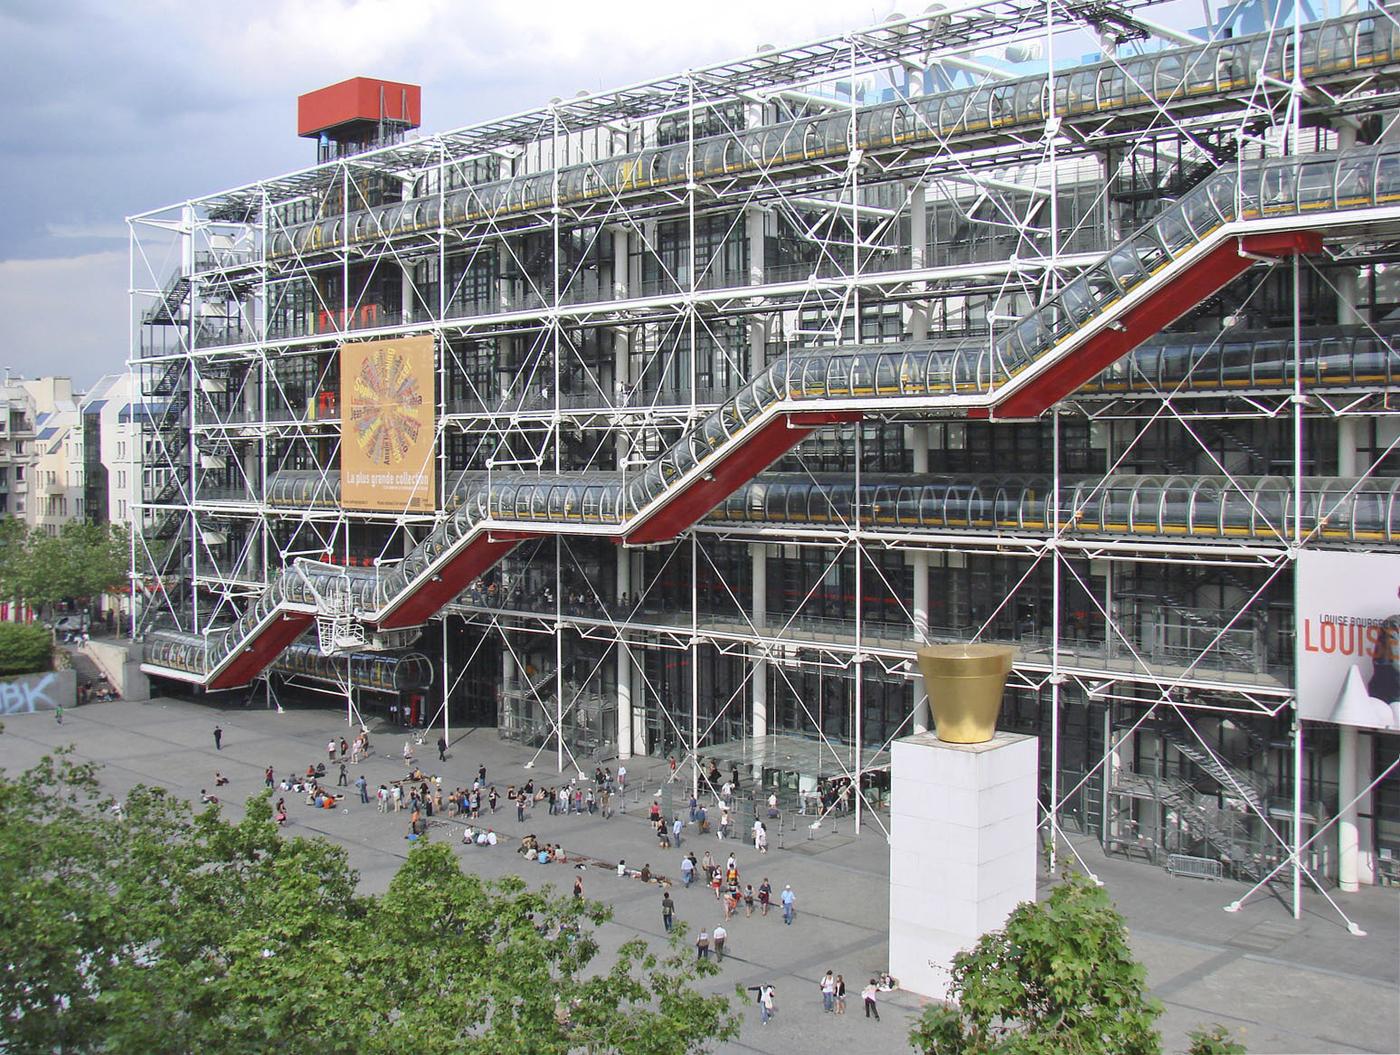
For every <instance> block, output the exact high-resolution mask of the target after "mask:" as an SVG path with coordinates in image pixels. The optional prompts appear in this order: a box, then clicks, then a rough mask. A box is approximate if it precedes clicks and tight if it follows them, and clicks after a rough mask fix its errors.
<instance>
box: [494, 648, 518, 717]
mask: <svg viewBox="0 0 1400 1055" xmlns="http://www.w3.org/2000/svg"><path fill="white" fill-rule="evenodd" d="M501 643H502V644H503V645H506V646H507V647H505V648H502V649H501V699H500V703H499V704H498V705H497V707H496V725H497V727H499V726H500V725H501V724H502V722H501V718H502V715H501V711H502V710H504V711H505V712H506V714H508V715H510V718H509V720H508V722H507V723H506V724H507V725H508V727H509V728H510V729H511V730H512V731H518V730H519V728H520V721H521V716H520V713H519V712H518V711H516V710H515V704H514V703H512V702H511V699H510V694H511V693H512V692H513V691H514V690H515V656H514V655H512V654H511V651H510V648H509V646H508V644H507V642H506V641H505V640H504V636H503V637H502V641H501Z"/></svg>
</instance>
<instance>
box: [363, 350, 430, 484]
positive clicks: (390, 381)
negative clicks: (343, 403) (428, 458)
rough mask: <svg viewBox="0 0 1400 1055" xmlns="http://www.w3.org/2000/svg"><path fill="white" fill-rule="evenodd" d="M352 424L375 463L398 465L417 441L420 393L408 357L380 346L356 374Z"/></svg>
mask: <svg viewBox="0 0 1400 1055" xmlns="http://www.w3.org/2000/svg"><path fill="white" fill-rule="evenodd" d="M354 384H355V392H354V399H353V400H352V402H351V407H352V408H353V409H352V410H351V415H350V416H351V425H352V426H353V428H354V434H355V443H356V444H357V445H358V446H359V448H360V450H362V451H364V453H365V457H367V458H369V460H370V461H372V462H374V463H375V464H376V465H398V464H399V463H400V462H402V461H403V460H404V457H405V455H407V454H408V452H409V451H410V450H411V449H412V448H413V445H414V444H415V443H416V442H417V441H418V434H419V432H420V430H421V429H422V428H423V422H422V421H421V420H420V419H419V415H420V413H421V408H422V406H423V393H422V391H421V390H420V389H419V387H418V379H417V378H416V377H415V376H414V375H413V371H412V370H411V369H410V367H409V364H408V361H407V360H406V359H405V358H404V357H403V356H402V355H400V354H399V353H398V352H395V351H391V350H389V349H379V350H377V351H375V352H374V353H373V354H372V355H368V356H366V357H365V361H364V363H363V364H362V365H361V367H360V372H359V373H358V374H357V375H356V376H355V383H354Z"/></svg>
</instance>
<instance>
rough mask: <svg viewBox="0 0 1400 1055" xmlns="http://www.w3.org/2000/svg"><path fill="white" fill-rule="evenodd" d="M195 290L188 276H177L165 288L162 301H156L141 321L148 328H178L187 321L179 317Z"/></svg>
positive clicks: (161, 296) (161, 297)
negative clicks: (192, 290)
mask: <svg viewBox="0 0 1400 1055" xmlns="http://www.w3.org/2000/svg"><path fill="white" fill-rule="evenodd" d="M192 288H193V281H192V280H191V279H190V277H189V276H188V275H176V276H175V277H174V278H172V279H171V280H170V281H169V282H168V283H167V284H166V286H165V289H164V290H163V291H162V292H161V295H160V300H158V301H156V303H155V304H153V305H152V306H151V307H150V308H148V309H147V310H146V312H145V313H144V314H143V315H142V316H141V321H142V322H143V323H145V324H146V325H148V326H178V325H180V324H181V323H182V322H184V321H185V320H184V319H182V318H180V317H178V315H177V313H178V312H180V311H181V310H182V309H183V308H184V306H185V302H186V301H187V300H189V296H190V290H191V289H192Z"/></svg>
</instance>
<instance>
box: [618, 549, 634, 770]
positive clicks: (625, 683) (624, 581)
mask: <svg viewBox="0 0 1400 1055" xmlns="http://www.w3.org/2000/svg"><path fill="white" fill-rule="evenodd" d="M631 592H632V553H631V551H630V550H627V549H625V548H623V547H622V546H618V547H617V599H618V601H619V602H620V601H621V600H622V598H623V597H624V596H626V595H628V594H630V593H631ZM629 611H630V604H629V605H628V606H627V607H624V608H623V609H622V611H621V620H626V619H627V618H628V613H629ZM621 634H622V637H623V640H621V641H619V642H618V643H617V759H618V761H619V762H621V761H623V760H625V759H628V758H631V757H632V655H631V653H630V652H629V651H628V649H627V641H626V632H625V631H621Z"/></svg>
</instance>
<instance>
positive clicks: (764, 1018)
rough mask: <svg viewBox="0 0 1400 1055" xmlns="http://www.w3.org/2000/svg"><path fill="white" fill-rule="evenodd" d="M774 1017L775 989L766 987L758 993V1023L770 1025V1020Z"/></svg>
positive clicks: (769, 986)
mask: <svg viewBox="0 0 1400 1055" xmlns="http://www.w3.org/2000/svg"><path fill="white" fill-rule="evenodd" d="M772 1017H773V987H772V986H771V985H765V986H763V987H762V988H760V989H759V991H758V1021H759V1022H760V1023H761V1024H762V1025H765V1026H766V1025H768V1020H769V1019H770V1018H772Z"/></svg>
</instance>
